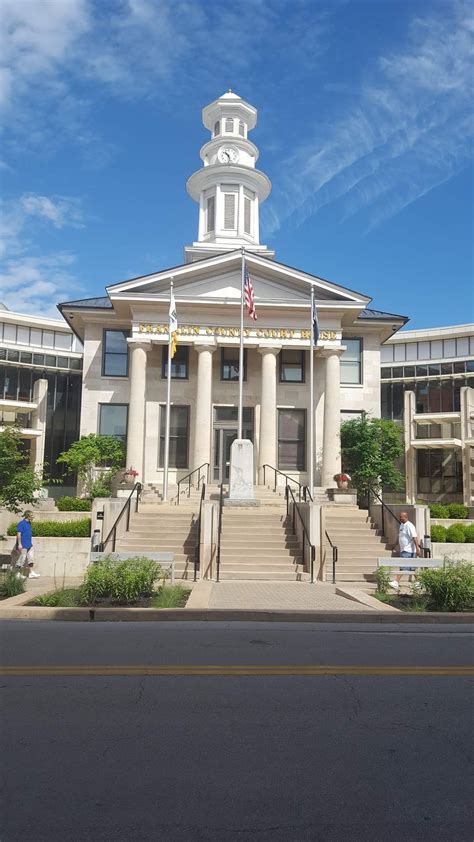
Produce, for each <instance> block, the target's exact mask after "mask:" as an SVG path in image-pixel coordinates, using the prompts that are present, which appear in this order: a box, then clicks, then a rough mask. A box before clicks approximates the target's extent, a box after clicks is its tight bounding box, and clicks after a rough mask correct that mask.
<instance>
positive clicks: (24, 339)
mask: <svg viewBox="0 0 474 842" xmlns="http://www.w3.org/2000/svg"><path fill="white" fill-rule="evenodd" d="M16 341H17V342H18V343H19V344H20V345H29V344H30V329H29V327H23V326H22V325H18V329H17V337H16Z"/></svg>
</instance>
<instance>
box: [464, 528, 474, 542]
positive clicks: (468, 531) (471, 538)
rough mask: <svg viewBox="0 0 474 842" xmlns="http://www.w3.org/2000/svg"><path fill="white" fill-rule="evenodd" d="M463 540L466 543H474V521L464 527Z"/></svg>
mask: <svg viewBox="0 0 474 842" xmlns="http://www.w3.org/2000/svg"><path fill="white" fill-rule="evenodd" d="M464 540H465V542H466V544H474V523H470V524H469V526H465V527H464Z"/></svg>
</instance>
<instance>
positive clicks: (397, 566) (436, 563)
mask: <svg viewBox="0 0 474 842" xmlns="http://www.w3.org/2000/svg"><path fill="white" fill-rule="evenodd" d="M444 564H445V562H444V558H419V557H418V556H417V557H416V558H402V557H397V558H393V557H392V558H378V559H377V567H387V568H388V569H389V570H390V573H394V574H396V575H397V576H413V575H414V574H415V573H416V571H417V570H424V569H426V568H427V567H444ZM402 567H414V568H415V569H414V570H402V569H401V568H402Z"/></svg>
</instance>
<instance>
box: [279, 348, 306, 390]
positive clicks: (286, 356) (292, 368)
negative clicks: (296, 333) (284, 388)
mask: <svg viewBox="0 0 474 842" xmlns="http://www.w3.org/2000/svg"><path fill="white" fill-rule="evenodd" d="M304 357H305V353H304V351H293V350H290V349H289V348H288V349H285V350H283V351H280V383H304Z"/></svg>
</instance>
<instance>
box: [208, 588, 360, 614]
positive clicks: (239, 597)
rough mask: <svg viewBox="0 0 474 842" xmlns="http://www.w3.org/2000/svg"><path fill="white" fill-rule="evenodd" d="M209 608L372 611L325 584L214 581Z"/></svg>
mask: <svg viewBox="0 0 474 842" xmlns="http://www.w3.org/2000/svg"><path fill="white" fill-rule="evenodd" d="M208 607H209V608H249V609H254V610H255V609H262V610H267V609H270V610H275V609H286V610H292V609H295V610H297V609H314V610H319V611H365V612H367V611H370V610H372V609H370V608H368V607H367V606H366V605H361V604H360V603H358V602H353V601H352V600H350V599H345V598H344V597H343V596H339V595H338V594H336V589H335V586H334V585H332V584H329V583H325V582H316V583H315V584H314V585H311V584H309V583H306V582H255V581H252V582H246V581H237V582H219V583H216V582H213V583H212V588H211V590H210V595H209V602H208Z"/></svg>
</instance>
